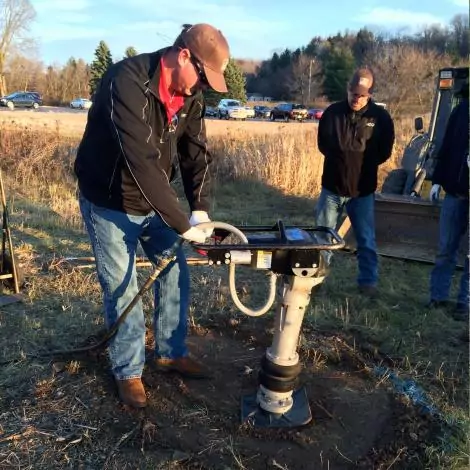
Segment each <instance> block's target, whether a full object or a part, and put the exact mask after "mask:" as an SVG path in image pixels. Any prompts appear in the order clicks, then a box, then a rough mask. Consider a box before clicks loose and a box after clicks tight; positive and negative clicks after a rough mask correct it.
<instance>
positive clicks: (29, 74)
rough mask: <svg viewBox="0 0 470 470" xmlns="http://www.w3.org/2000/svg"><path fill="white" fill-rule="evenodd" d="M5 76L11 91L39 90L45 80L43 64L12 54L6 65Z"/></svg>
mask: <svg viewBox="0 0 470 470" xmlns="http://www.w3.org/2000/svg"><path fill="white" fill-rule="evenodd" d="M4 76H5V79H6V81H7V82H8V85H9V87H10V89H11V90H22V91H27V90H31V91H35V90H39V89H40V88H41V85H42V82H43V80H44V73H43V64H42V63H41V62H40V61H38V60H33V59H29V58H27V57H24V56H22V55H17V54H14V53H11V54H10V55H9V57H8V60H7V61H6V64H5V69H4Z"/></svg>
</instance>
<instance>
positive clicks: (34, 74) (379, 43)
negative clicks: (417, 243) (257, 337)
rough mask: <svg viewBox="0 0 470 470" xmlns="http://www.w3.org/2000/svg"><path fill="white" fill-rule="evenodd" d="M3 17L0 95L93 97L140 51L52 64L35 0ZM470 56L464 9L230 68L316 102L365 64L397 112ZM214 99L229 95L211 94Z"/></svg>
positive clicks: (242, 94) (239, 94)
mask: <svg viewBox="0 0 470 470" xmlns="http://www.w3.org/2000/svg"><path fill="white" fill-rule="evenodd" d="M1 11H2V16H1V17H0V95H5V94H7V92H12V91H17V90H31V91H39V92H41V93H42V94H43V99H44V101H45V102H46V103H48V104H67V103H68V102H70V101H71V100H72V99H74V98H77V97H90V96H92V94H93V91H94V89H95V88H96V85H97V83H98V82H99V80H100V78H101V77H102V75H103V73H104V72H105V71H106V70H107V69H108V67H109V66H110V65H111V64H113V63H114V62H115V61H118V60H121V59H123V58H126V57H131V56H134V55H136V54H137V53H138V51H137V50H136V49H135V48H134V47H132V46H129V47H128V48H127V49H126V50H125V51H124V55H123V56H121V57H117V58H115V59H114V58H113V57H112V54H111V51H110V49H109V47H108V45H107V44H106V42H105V41H100V42H99V43H98V45H97V47H96V49H95V51H94V59H93V61H92V62H91V63H90V64H88V63H86V62H85V61H84V60H83V59H81V58H73V57H71V58H70V59H69V60H68V61H67V62H66V63H65V64H63V65H58V64H51V65H48V66H44V64H43V63H42V62H40V61H38V60H35V59H33V58H31V54H30V52H31V51H34V41H32V40H31V38H28V34H27V33H28V31H29V29H30V27H31V25H32V23H33V22H34V20H35V16H36V15H35V10H34V8H33V6H32V4H31V3H30V0H2V10H1ZM468 56H469V32H468V15H456V16H455V17H454V18H453V19H452V20H451V21H450V23H449V24H448V25H447V26H440V25H432V26H429V27H425V28H423V29H422V30H421V31H419V32H418V33H415V34H413V35H409V34H408V35H406V34H396V35H391V34H385V33H377V32H373V31H371V30H369V29H367V28H362V29H360V30H359V31H358V32H356V33H351V32H346V33H338V34H336V35H333V36H328V37H326V38H324V37H320V36H313V37H312V39H311V40H310V42H309V43H308V44H307V45H305V46H302V47H299V48H297V49H296V50H290V49H285V50H284V51H283V52H281V53H277V52H276V53H274V54H273V55H272V57H271V58H269V59H268V60H264V61H262V62H260V63H254V62H253V61H242V60H235V59H231V60H230V62H229V65H228V67H227V69H226V72H225V75H226V81H227V85H228V89H229V93H228V94H227V95H224V97H229V98H235V99H239V100H242V101H244V100H246V96H247V95H246V94H247V92H248V93H258V94H261V95H263V96H270V97H272V98H273V99H274V100H289V101H297V102H301V103H304V104H307V105H314V104H315V103H317V102H319V101H322V102H328V101H336V100H338V99H341V98H343V97H344V96H345V92H346V84H347V81H348V79H349V77H350V76H351V74H352V73H353V70H354V69H355V68H356V67H357V66H362V65H365V66H369V67H371V68H372V70H373V71H374V73H375V77H376V87H375V92H376V97H377V99H378V100H380V101H385V102H387V104H388V105H389V107H390V109H391V110H392V112H396V111H400V110H401V109H402V108H403V107H405V106H410V105H414V106H422V107H423V108H426V107H429V105H430V102H431V98H432V95H433V88H434V79H435V76H436V72H437V70H438V68H439V67H442V66H457V65H458V66H462V65H463V66H466V67H468ZM205 97H206V101H207V103H208V104H210V105H214V104H216V103H217V102H218V100H219V99H220V98H221V97H222V95H220V94H217V93H214V92H210V91H208V92H206V93H205Z"/></svg>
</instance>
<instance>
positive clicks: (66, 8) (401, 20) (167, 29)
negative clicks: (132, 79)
mask: <svg viewBox="0 0 470 470" xmlns="http://www.w3.org/2000/svg"><path fill="white" fill-rule="evenodd" d="M31 3H32V4H33V6H34V8H35V9H36V12H37V18H36V21H35V23H34V25H33V28H32V33H33V35H34V36H35V37H36V38H38V42H39V55H40V58H41V59H42V60H43V61H44V62H45V63H46V64H52V63H59V64H60V63H64V62H65V61H66V60H67V59H68V58H69V57H71V56H74V57H75V58H83V59H85V60H86V61H91V60H92V59H93V53H94V50H95V48H96V46H97V44H98V42H99V41H100V40H101V39H103V40H105V41H106V43H107V44H108V46H109V47H110V49H111V52H112V54H113V57H114V59H119V58H121V57H122V55H123V54H124V50H125V48H126V47H127V46H134V47H135V48H136V49H137V50H138V51H139V52H150V51H153V50H156V49H159V48H161V47H164V46H167V45H169V43H170V42H171V41H172V40H173V39H174V38H175V37H176V36H177V34H178V32H179V31H180V26H181V24H183V23H198V22H207V23H212V24H214V25H215V26H217V27H218V28H219V29H221V30H222V32H223V33H224V34H225V35H226V37H227V39H228V41H229V44H230V47H231V52H232V55H233V56H234V57H236V58H247V59H250V58H252V59H265V58H268V57H270V56H271V55H272V53H273V52H274V51H280V50H283V49H285V48H286V47H288V48H293V49H295V48H297V47H299V46H302V45H306V44H307V43H308V42H309V41H310V39H311V38H312V37H313V36H317V35H319V36H327V35H330V34H335V33H337V32H339V31H341V32H345V31H346V30H349V31H357V30H358V29H359V28H361V27H363V26H368V27H371V28H373V29H375V30H387V31H394V30H395V31H396V30H398V29H400V30H402V31H403V30H404V29H403V28H406V31H408V32H412V31H413V30H415V29H416V28H419V27H420V26H422V25H425V24H428V25H429V24H433V23H441V24H444V25H446V24H448V23H449V21H450V19H451V18H452V17H453V16H454V15H455V14H458V13H468V9H469V6H468V0H426V1H423V2H410V1H409V0H382V1H379V0H362V1H360V2H356V1H354V0H330V1H328V0H289V1H287V2H286V1H285V0H283V1H280V0H258V1H257V2H256V6H254V4H255V1H254V0H178V1H177V2H174V3H172V2H171V1H168V0H167V1H165V2H163V1H160V0H153V1H149V0H31Z"/></svg>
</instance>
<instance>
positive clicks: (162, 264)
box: [34, 239, 184, 357]
mask: <svg viewBox="0 0 470 470" xmlns="http://www.w3.org/2000/svg"><path fill="white" fill-rule="evenodd" d="M183 242H184V240H183V239H178V240H177V241H176V242H175V243H174V244H173V245H172V246H171V247H170V248H168V249H167V250H165V251H164V252H163V253H162V255H161V256H159V257H158V258H157V261H156V264H155V268H154V270H153V272H152V273H151V274H150V276H149V277H148V278H147V280H146V281H145V283H144V284H143V285H142V287H141V288H140V290H139V292H138V293H137V294H136V296H135V297H134V298H133V299H132V300H131V301H130V303H129V305H128V306H127V307H126V308H125V310H124V311H123V312H122V314H121V315H120V317H119V318H118V319H117V321H116V323H114V325H113V326H112V327H111V328H110V329H109V330H108V331H106V333H105V334H104V336H103V337H102V338H101V339H100V340H99V341H98V342H97V343H95V344H92V345H90V346H84V347H81V348H74V349H63V350H55V351H48V352H46V353H42V354H35V355H34V357H48V356H62V355H64V356H65V355H70V354H80V353H85V352H89V351H94V350H95V349H100V348H104V347H105V346H106V344H107V343H108V342H109V341H110V340H111V338H112V337H113V336H114V335H115V334H116V333H117V331H118V330H119V327H120V326H121V325H122V323H123V322H124V321H125V320H126V318H127V316H128V315H129V313H130V312H131V310H132V309H133V308H134V307H135V305H136V304H137V302H138V301H139V300H140V299H141V298H142V297H143V296H144V294H145V293H146V292H147V291H148V290H149V289H150V288H151V287H152V285H153V283H154V282H155V281H156V279H157V277H158V276H159V275H160V274H161V273H162V271H163V270H164V269H165V268H166V267H167V266H168V265H169V264H170V263H171V262H172V261H174V260H175V259H176V252H177V250H178V248H179V247H180V246H181V245H182V244H183Z"/></svg>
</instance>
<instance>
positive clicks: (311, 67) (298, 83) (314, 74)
mask: <svg viewBox="0 0 470 470" xmlns="http://www.w3.org/2000/svg"><path fill="white" fill-rule="evenodd" d="M320 70H321V65H320V61H319V59H318V58H313V57H310V56H307V55H305V54H300V55H299V56H298V58H297V59H296V60H295V62H294V63H293V64H292V75H291V80H290V83H289V85H290V86H289V88H290V91H291V94H292V96H294V97H295V99H296V100H298V101H300V102H301V103H303V104H305V105H307V106H308V105H310V104H311V102H312V101H313V100H315V98H317V97H318V96H320V94H321V93H320V90H321V80H320V78H319V75H320Z"/></svg>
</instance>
